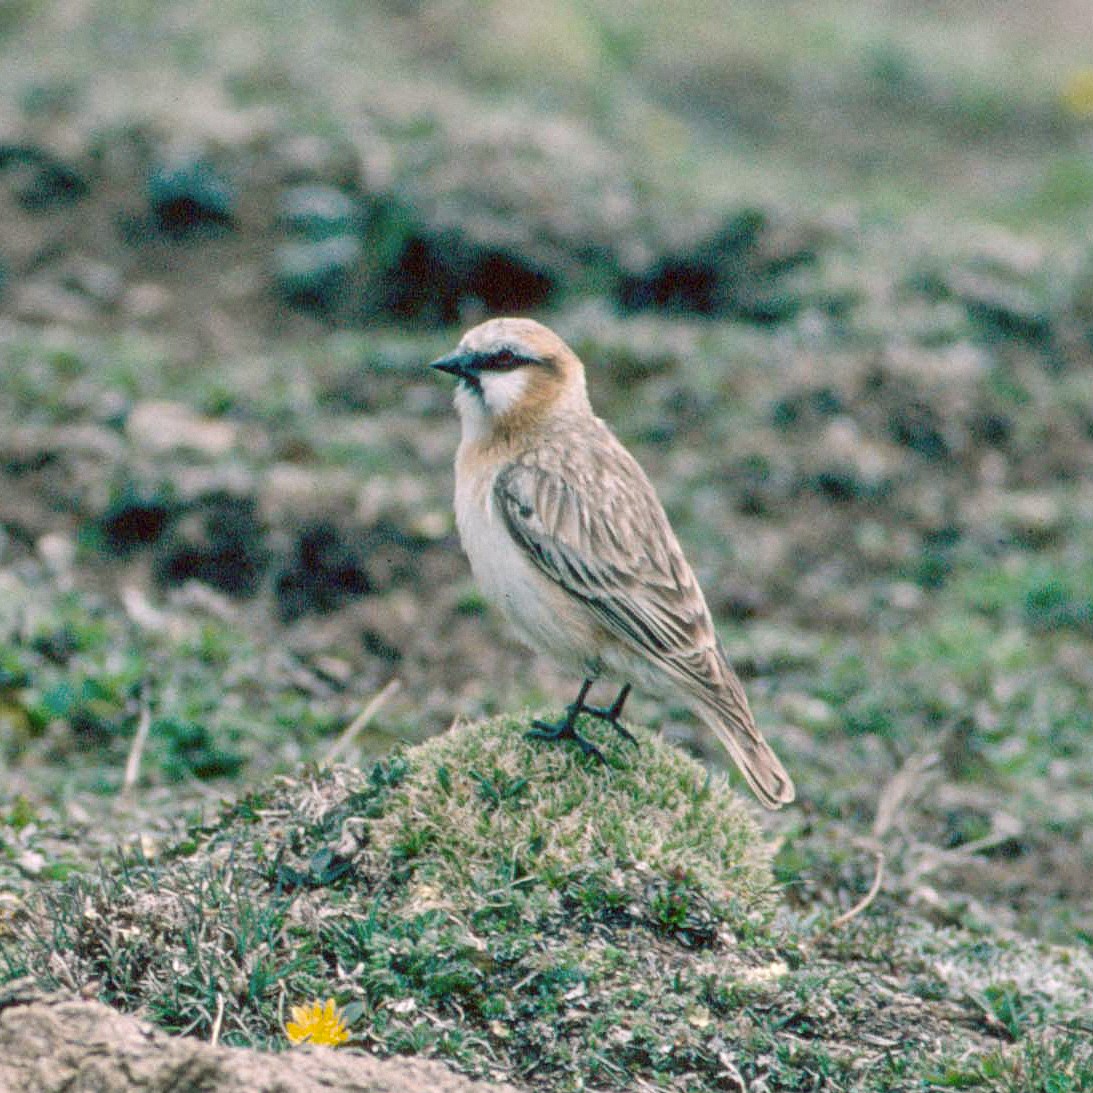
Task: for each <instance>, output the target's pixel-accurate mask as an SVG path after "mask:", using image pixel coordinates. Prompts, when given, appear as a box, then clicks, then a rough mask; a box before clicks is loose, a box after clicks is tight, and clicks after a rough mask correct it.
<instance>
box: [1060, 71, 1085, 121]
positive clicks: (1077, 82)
mask: <svg viewBox="0 0 1093 1093" xmlns="http://www.w3.org/2000/svg"><path fill="white" fill-rule="evenodd" d="M1061 98H1062V100H1063V105H1064V106H1065V107H1066V108H1067V110H1069V111H1070V112H1071V113H1072V114H1074V115H1076V116H1077V117H1079V118H1093V67H1086V68H1078V69H1075V70H1074V71H1073V72H1072V73H1071V74H1070V75H1069V77H1067V81H1066V83H1065V84H1064V85H1063V91H1062V95H1061Z"/></svg>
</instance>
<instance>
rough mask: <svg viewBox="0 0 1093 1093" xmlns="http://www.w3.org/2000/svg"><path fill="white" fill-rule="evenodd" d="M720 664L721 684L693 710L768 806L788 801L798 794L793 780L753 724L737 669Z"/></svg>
mask: <svg viewBox="0 0 1093 1093" xmlns="http://www.w3.org/2000/svg"><path fill="white" fill-rule="evenodd" d="M723 665H724V673H723V676H722V681H721V682H722V686H721V687H719V688H718V689H717V691H716V692H712V691H707V692H706V693H705V694H703V695H702V696H701V697H700V698H699V700H698V701H697V702H696V703H695V705H694V707H693V708H694V711H695V713H696V714H697V715H698V716H699V717H700V718H702V720H703V722H704V723H705V724H706V725H707V726H708V727H709V728H710V729H711V730H712V731H713V732H714V733H715V734H716V735H717V738H718V740H720V741H721V743H722V744H723V745H724V746H725V750H726V751H727V752H728V753H729V755H730V756H731V757H732V761H733V762H734V763H735V764H736V765H737V767H739V768H740V773H741V774H743V775H744V777H745V778H746V779H747V782H748V785H749V786H751V788H752V792H753V793H754V794H755V796H756V797H758V798H759V800H760V802H761V803H762V804H763V805H764V806H765V807H766V808H771V809H774V808H781V807H782V805H788V804H789V803H790V801H792V800H793V799H794V798H795V797H796V796H797V792H796V790H795V789H794V788H793V780H792V779H791V778H790V776H789V775H788V774H787V773H786V768H785V767H783V766H782V764H781V761H780V760H779V759H778V756H777V755H775V754H774V752H773V751H772V750H771V747H770V745H769V744H768V743H767V742H766V740H764V739H763V734H762V733H761V732H760V731H759V728H758V726H757V725H756V724H755V718H754V717H752V713H751V709H750V708H749V706H748V700H747V698H746V696H745V695H744V688H743V686H742V685H741V683H740V680H739V679H737V678H736V673H735V672H733V670H732V668H730V667H729V665H728V663H727V662H723Z"/></svg>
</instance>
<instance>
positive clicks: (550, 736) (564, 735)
mask: <svg viewBox="0 0 1093 1093" xmlns="http://www.w3.org/2000/svg"><path fill="white" fill-rule="evenodd" d="M579 712H580V710H579V709H578V708H577V706H575V705H574V706H568V707H567V708H566V713H565V717H563V718H562V719H561V720H560V721H533V722H532V723H531V725H532V727H531V729H530V730H529V731H528V732H526V733H524V736H525V738H526V739H528V740H550V741H552V742H553V741H558V740H572V741H573V743H575V744H576V745H577V746H578V747H579V748H580V749H581V751H583V752H584V753H585V755H592V756H595V757H596V758H597V759H598V760H599V761H600V762H601V763H603V764H604V765H605V766H606V765H607V760H606V759H605V758H604V755H603V752H602V751H600V749H599V748H597V747H596V745H595V744H592V743H589V741H587V740H585V738H584V737H583V736H581V734H580V733H579V732H577V730H576V729H575V728H574V724H575V723H576V720H577V715H578V713H579Z"/></svg>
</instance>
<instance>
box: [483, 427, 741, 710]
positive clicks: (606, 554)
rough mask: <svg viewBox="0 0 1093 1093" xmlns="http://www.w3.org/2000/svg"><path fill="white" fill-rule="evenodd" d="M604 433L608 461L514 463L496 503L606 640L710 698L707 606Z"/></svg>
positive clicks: (643, 484)
mask: <svg viewBox="0 0 1093 1093" xmlns="http://www.w3.org/2000/svg"><path fill="white" fill-rule="evenodd" d="M606 435H607V436H609V437H610V440H611V445H610V448H609V449H608V450H607V451H606V452H601V455H606V456H607V458H601V459H599V460H594V459H591V458H588V457H587V456H584V455H583V452H572V451H571V452H568V453H567V452H564V451H558V452H556V453H555V455H556V458H555V459H554V460H553V461H550V462H546V463H545V465H544V461H543V460H542V458H541V453H537V457H536V459H535V460H532V458H530V457H524V458H522V459H517V460H516V461H514V462H513V463H511V464H509V465H508V466H507V467H506V468H504V470H502V471H501V472H500V473H499V474H498V476H497V478H496V480H495V483H494V489H493V499H494V504H495V506H496V509H497V511H498V512H499V513H500V514H501V516H502V518H503V520H504V522H505V525H506V527H507V528H508V530H509V533H510V534H511V535H512V537H513V539H514V540H515V542H516V543H517V544H518V545H519V546H520V547H521V548H522V549H523V550H524V551H525V552H526V553H527V555H528V557H529V558H530V559H531V560H532V561H533V562H534V563H535V565H536V566H537V567H538V568H539V569H540V570H541V571H542V572H543V573H544V574H545V575H546V576H547V577H549V578H550V579H551V580H552V581H554V582H555V583H556V584H557V585H558V586H560V587H561V588H562V589H563V590H564V591H565V592H567V593H568V594H569V595H571V596H574V597H575V598H576V599H578V600H580V601H581V602H582V603H583V604H584V605H585V606H586V607H587V608H588V609H589V610H590V611H591V612H592V613H593V614H594V615H595V616H596V618H597V619H598V620H599V621H600V623H601V624H602V625H603V626H604V627H605V628H606V629H607V630H608V632H609V633H611V634H612V635H613V636H614V637H616V638H617V639H618V640H619V641H621V642H622V643H623V644H625V645H627V646H629V647H631V648H632V649H633V650H634V651H636V652H640V653H643V654H645V655H646V656H649V657H651V658H653V659H654V660H655V661H656V662H658V663H660V664H661V665H662V666H663V667H664V668H665V669H666V670H667V671H668V672H669V674H671V675H675V676H676V677H678V678H680V679H681V680H687V681H689V682H691V683H692V684H698V685H699V686H700V688H701V689H702V690H705V689H707V688H708V687H710V686H711V684H716V683H717V682H720V681H719V680H718V679H717V675H718V674H719V673H717V670H716V667H715V666H714V665H713V664H711V663H710V658H711V656H716V649H717V637H716V634H715V632H714V629H713V624H712V622H711V620H710V616H709V611H708V609H707V607H706V602H705V600H704V599H703V597H702V593H701V591H700V589H699V587H698V582H697V581H696V580H695V577H694V574H693V573H692V571H691V568H690V566H689V565H688V564H687V561H686V559H685V558H684V557H683V552H682V550H681V549H680V547H679V543H678V542H677V541H676V537H675V534H674V533H673V531H672V529H671V527H670V525H669V523H668V518H667V516H665V514H664V509H663V508H662V507H661V504H660V501H659V500H658V499H657V496H656V494H655V493H654V492H653V487H652V486H651V485H650V483H649V481H648V479H647V478H646V477H645V474H644V472H642V470H641V468H640V467H638V465H637V463H636V462H635V461H634V460H633V458H632V457H631V456H630V455H629V453H627V452H626V450H625V449H624V448H623V447H622V446H621V445H620V444H618V442H617V441H615V440H614V437H613V436H610V434H606ZM590 498H595V499H596V500H597V504H596V505H593V504H592V503H591V502H590V500H589V499H590Z"/></svg>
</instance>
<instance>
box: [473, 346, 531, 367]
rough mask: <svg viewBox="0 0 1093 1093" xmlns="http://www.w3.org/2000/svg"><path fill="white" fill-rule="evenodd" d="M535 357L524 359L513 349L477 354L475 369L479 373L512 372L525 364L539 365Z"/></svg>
mask: <svg viewBox="0 0 1093 1093" xmlns="http://www.w3.org/2000/svg"><path fill="white" fill-rule="evenodd" d="M538 363H539V362H538V361H537V360H535V358H534V357H524V356H521V355H520V354H519V353H517V352H515V351H514V350H512V349H498V350H497V351H496V352H493V353H476V354H475V357H474V367H475V368H476V369H477V370H478V371H479V372H511V371H512V370H513V369H514V368H522V367H523V366H524V365H525V364H538Z"/></svg>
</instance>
